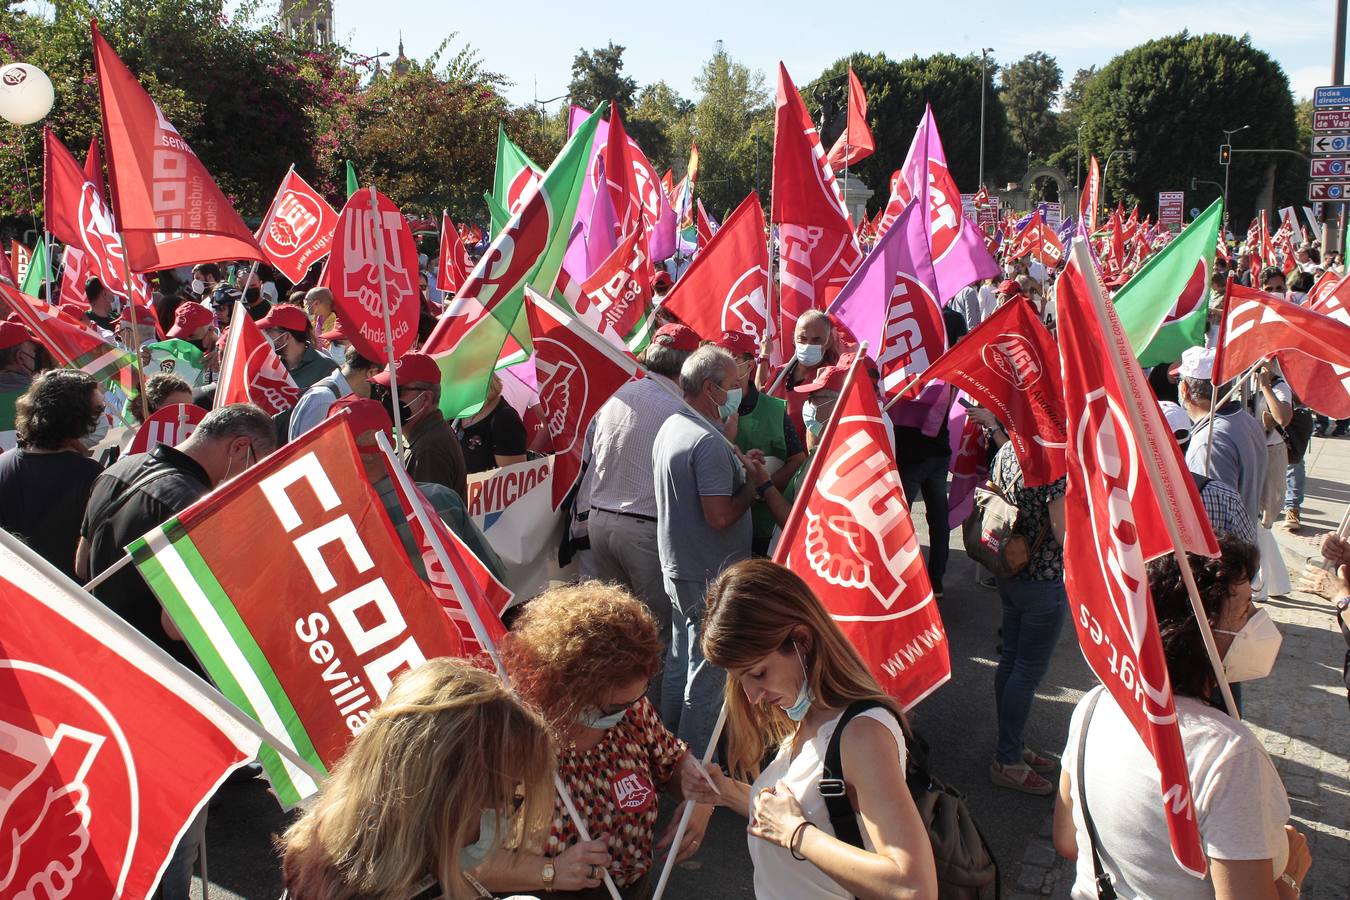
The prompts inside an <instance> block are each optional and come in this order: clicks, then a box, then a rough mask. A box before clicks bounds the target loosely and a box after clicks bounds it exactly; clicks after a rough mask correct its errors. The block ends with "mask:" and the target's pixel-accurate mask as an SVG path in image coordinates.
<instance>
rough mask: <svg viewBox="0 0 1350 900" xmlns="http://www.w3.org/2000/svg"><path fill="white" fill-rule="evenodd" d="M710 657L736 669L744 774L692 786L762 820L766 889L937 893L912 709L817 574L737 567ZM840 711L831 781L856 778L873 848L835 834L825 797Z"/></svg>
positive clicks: (730, 571)
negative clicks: (865, 653)
mask: <svg viewBox="0 0 1350 900" xmlns="http://www.w3.org/2000/svg"><path fill="white" fill-rule="evenodd" d="M703 654H704V656H705V658H706V659H707V660H708V661H709V662H711V663H713V664H714V665H717V666H721V667H722V668H724V669H726V670H727V675H728V676H729V677H728V679H727V690H726V709H727V720H726V737H727V753H726V760H725V761H726V763H727V767H728V768H729V769H730V771H731V777H728V776H726V775H724V774H723V773H722V771H721V770H720V769H718V768H716V767H709V769H708V772H709V774H710V775H711V776H712V778H713V780H714V782H715V783H716V785H717V792H716V793H715V792H714V791H713V790H712V789H711V788H709V787H708V786H707V785H706V784H704V783H703V782H702V781H701V779H699V778H697V777H695V778H690V777H688V776H686V777H685V781H684V789H685V792H686V794H688V795H690V796H691V797H693V798H694V799H697V800H700V801H702V802H708V803H713V802H716V803H721V804H722V805H723V806H727V807H730V808H731V809H734V810H737V811H738V812H740V813H741V814H743V815H745V816H746V817H747V818H748V819H749V820H750V827H749V829H748V830H749V833H750V838H749V844H750V859H751V862H753V863H754V866H755V896H756V897H757V898H760V900H770V898H772V900H799V898H802V900H807V898H809V900H815V898H822V900H823V898H850V897H855V896H856V897H859V898H862V900H873V898H887V900H889V898H896V897H904V898H929V900H931V898H936V897H937V874H936V870H935V865H934V862H933V851H932V845H931V843H930V841H929V837H928V832H927V830H926V829H925V827H924V824H923V820H922V819H921V818H920V817H919V812H918V810H917V809H916V808H915V806H914V800H913V798H912V797H911V796H910V793H909V789H908V788H907V787H906V784H905V764H906V750H905V726H904V724H903V722H904V718H903V715H902V714H901V711H900V709H899V707H898V706H897V705H896V703H895V701H894V700H892V699H891V698H890V697H889V696H887V695H886V694H885V693H884V692H883V691H882V690H881V687H880V686H879V685H878V684H877V682H876V679H875V678H873V677H872V674H871V673H870V672H869V671H868V670H867V666H866V664H865V663H864V662H863V661H862V658H861V657H860V656H859V655H858V652H857V651H856V650H855V649H853V646H852V645H851V644H850V643H849V642H848V639H847V638H845V637H844V634H843V632H841V631H840V630H839V626H838V625H836V624H835V622H834V620H833V619H831V618H830V615H829V613H828V612H826V610H825V607H824V606H822V605H821V603H820V601H819V600H818V599H817V598H816V596H815V594H813V593H812V592H811V589H810V588H809V587H808V586H807V585H806V583H805V582H804V581H802V580H801V578H799V577H798V576H797V575H796V574H794V573H793V572H792V571H790V570H789V569H786V568H784V567H783V566H780V565H778V564H777V563H773V562H769V561H768V560H762V559H754V560H747V561H745V562H740V563H737V564H736V565H734V566H731V567H729V568H727V569H726V570H725V571H723V572H722V574H721V575H720V576H719V577H718V578H717V580H716V581H714V582H713V584H712V586H711V587H710V588H709V589H708V598H707V610H706V612H705V613H704V618H703ZM859 710H861V711H859ZM841 721H843V722H844V727H843V731H842V732H841V734H840V739H839V741H838V745H839V750H840V761H841V771H840V772H832V773H830V774H829V776H828V777H830V778H836V779H838V778H842V780H843V782H844V790H845V792H846V794H847V797H848V800H849V803H850V805H851V807H852V809H853V811H854V816H853V821H851V822H847V823H844V825H845V827H846V828H848V829H849V830H853V831H856V832H857V838H858V841H859V844H861V846H858V845H855V844H851V843H847V842H846V841H844V840H841V839H840V837H837V836H836V830H835V826H834V825H833V824H832V823H831V815H830V811H829V809H828V805H827V802H826V800H825V798H824V796H822V793H821V783H822V777H825V776H826V773H825V772H824V769H825V758H826V756H827V755H828V754H827V748H829V746H830V744H831V741H832V738H833V737H834V734H835V731H836V730H837V729H839V727H840V722H841ZM771 746H777V748H778V753H777V755H776V756H775V757H774V759H773V762H771V763H770V764H769V765H768V766H767V767H765V768H764V769H763V771H760V761H761V760H762V759H763V757H764V752H765V750H766V749H768V748H769V747H771ZM750 781H753V783H752V784H751V783H747V782H750Z"/></svg>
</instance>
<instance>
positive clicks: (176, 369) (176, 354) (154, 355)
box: [145, 338, 206, 388]
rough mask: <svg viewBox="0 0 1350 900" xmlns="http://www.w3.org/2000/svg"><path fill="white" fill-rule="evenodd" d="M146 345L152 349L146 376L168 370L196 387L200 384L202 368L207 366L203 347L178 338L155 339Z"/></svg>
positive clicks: (148, 348) (146, 367)
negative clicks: (203, 357)
mask: <svg viewBox="0 0 1350 900" xmlns="http://www.w3.org/2000/svg"><path fill="white" fill-rule="evenodd" d="M145 347H146V349H147V350H149V351H150V362H148V363H147V364H146V366H145V377H146V378H149V377H150V376H151V375H158V374H159V373H161V372H167V373H169V374H171V375H177V376H178V377H179V378H182V379H183V380H184V381H186V382H187V383H188V384H189V385H191V386H192V387H194V388H195V387H197V386H198V385H197V383H198V382H199V381H200V380H201V377H202V370H203V369H205V368H206V366H205V365H204V364H203V362H202V356H203V353H202V351H201V348H199V347H197V346H196V345H195V344H189V343H188V342H187V341H184V340H180V339H178V338H169V339H168V340H164V341H155V342H153V343H149V344H146V345H145Z"/></svg>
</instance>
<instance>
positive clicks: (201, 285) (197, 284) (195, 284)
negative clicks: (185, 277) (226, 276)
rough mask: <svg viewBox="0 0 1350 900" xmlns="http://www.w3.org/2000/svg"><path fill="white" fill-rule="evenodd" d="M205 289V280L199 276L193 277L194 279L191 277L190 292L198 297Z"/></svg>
mask: <svg viewBox="0 0 1350 900" xmlns="http://www.w3.org/2000/svg"><path fill="white" fill-rule="evenodd" d="M205 290H206V282H205V281H202V280H201V279H200V278H194V279H192V293H194V294H196V295H197V296H198V297H200V296H201V295H202V291H205Z"/></svg>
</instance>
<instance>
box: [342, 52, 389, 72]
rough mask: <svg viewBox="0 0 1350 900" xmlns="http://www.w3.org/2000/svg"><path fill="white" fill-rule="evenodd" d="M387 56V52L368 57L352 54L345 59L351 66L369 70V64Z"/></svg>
mask: <svg viewBox="0 0 1350 900" xmlns="http://www.w3.org/2000/svg"><path fill="white" fill-rule="evenodd" d="M388 55H389V51H388V50H386V51H384V52H383V53H375V54H372V55H370V56H364V55H362V54H360V53H353V54H351V55H349V56H348V57H347V62H349V63H351V64H352V65H353V66H361V67H363V68H370V64H371V63H373V62H374V61H375V60H377V59H384V58H385V57H386V56H388Z"/></svg>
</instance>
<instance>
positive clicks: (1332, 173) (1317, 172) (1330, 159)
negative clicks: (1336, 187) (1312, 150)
mask: <svg viewBox="0 0 1350 900" xmlns="http://www.w3.org/2000/svg"><path fill="white" fill-rule="evenodd" d="M1309 174H1310V175H1311V176H1312V177H1313V178H1345V177H1347V176H1350V156H1319V157H1317V158H1316V159H1314V160H1313V161H1312V170H1311V171H1310V172H1309Z"/></svg>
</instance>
